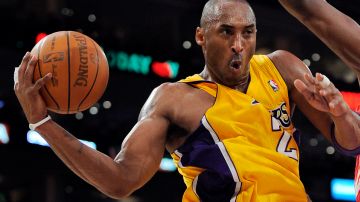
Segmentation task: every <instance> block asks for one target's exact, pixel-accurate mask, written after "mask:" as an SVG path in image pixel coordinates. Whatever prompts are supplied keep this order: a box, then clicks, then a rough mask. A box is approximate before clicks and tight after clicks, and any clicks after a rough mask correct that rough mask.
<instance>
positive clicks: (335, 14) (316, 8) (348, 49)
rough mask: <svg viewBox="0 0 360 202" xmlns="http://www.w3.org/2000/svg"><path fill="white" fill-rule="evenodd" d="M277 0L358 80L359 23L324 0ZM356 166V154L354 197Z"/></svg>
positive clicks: (359, 179)
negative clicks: (349, 69)
mask: <svg viewBox="0 0 360 202" xmlns="http://www.w3.org/2000/svg"><path fill="white" fill-rule="evenodd" d="M279 2H280V3H281V4H282V5H283V6H284V8H285V9H286V10H287V11H288V12H289V13H290V14H291V15H293V16H294V17H296V18H297V19H298V20H299V21H300V22H301V23H303V24H304V25H305V26H306V27H307V28H308V29H309V30H310V31H312V32H313V33H314V34H315V35H316V36H318V37H319V38H320V39H321V40H322V41H323V42H324V43H325V44H326V45H327V46H328V47H329V48H330V49H331V50H332V51H334V52H335V53H336V54H337V55H338V56H339V57H340V58H341V59H342V61H344V63H345V64H346V65H347V66H348V67H350V68H351V69H353V70H354V72H355V73H356V74H357V77H358V81H359V84H360V47H359V45H360V27H359V24H358V23H357V22H355V21H354V20H353V19H351V18H350V17H349V16H347V15H345V14H343V13H341V12H340V11H339V10H337V9H336V8H334V7H333V6H332V5H330V4H329V3H327V2H326V1H324V0H279ZM359 102H360V100H359ZM359 170H360V156H359V155H358V156H357V158H356V167H355V193H356V201H360V194H359V191H360V171H359Z"/></svg>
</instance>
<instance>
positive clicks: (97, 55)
mask: <svg viewBox="0 0 360 202" xmlns="http://www.w3.org/2000/svg"><path fill="white" fill-rule="evenodd" d="M90 41H91V43H93V45H94V47H95V51H96V58H97V64H96V75H95V79H94V82H93V83H92V85H91V88H90V90H89V92H88V93H87V94H86V96H85V97H84V98H83V99H82V100H81V102H80V104H79V106H78V108H77V110H78V111H79V109H80V106H81V105H82V103H83V102H84V101H85V99H86V98H87V97H88V96H89V95H90V92H91V91H92V89H93V88H94V85H95V83H96V79H97V76H98V73H99V61H100V60H99V53H98V49H97V48H98V47H97V46H96V44H95V43H94V41H93V40H91V39H90Z"/></svg>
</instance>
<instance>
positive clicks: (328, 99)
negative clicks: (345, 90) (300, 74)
mask: <svg viewBox="0 0 360 202" xmlns="http://www.w3.org/2000/svg"><path fill="white" fill-rule="evenodd" d="M304 77H305V83H304V82H303V81H301V80H300V79H296V80H295V81H294V85H295V87H296V89H297V90H298V91H299V92H300V93H301V94H302V95H303V96H304V97H305V99H306V100H307V102H308V103H309V104H310V105H311V106H313V107H314V108H316V109H317V110H320V111H323V112H328V113H330V114H331V115H332V116H335V117H339V116H342V115H344V114H346V113H347V112H348V111H349V110H350V108H349V106H348V105H347V103H346V102H345V101H344V99H343V97H342V95H341V93H340V91H339V90H338V89H337V88H336V87H335V86H334V84H333V83H331V82H330V80H329V79H328V78H327V77H326V76H324V75H322V74H320V73H316V75H315V77H313V76H312V75H310V74H305V75H304Z"/></svg>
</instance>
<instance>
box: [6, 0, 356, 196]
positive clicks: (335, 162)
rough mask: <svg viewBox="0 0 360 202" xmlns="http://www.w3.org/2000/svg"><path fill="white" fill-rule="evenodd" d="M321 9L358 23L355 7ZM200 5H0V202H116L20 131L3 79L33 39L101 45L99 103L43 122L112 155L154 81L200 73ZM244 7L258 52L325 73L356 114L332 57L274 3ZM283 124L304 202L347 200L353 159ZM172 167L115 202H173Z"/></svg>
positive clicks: (306, 128) (180, 187) (194, 0)
mask: <svg viewBox="0 0 360 202" xmlns="http://www.w3.org/2000/svg"><path fill="white" fill-rule="evenodd" d="M329 2H330V3H331V4H333V5H334V6H335V7H337V8H338V9H340V10H341V11H343V12H344V13H346V14H348V15H349V16H351V17H352V18H353V19H354V20H355V21H357V22H359V21H360V11H359V9H358V8H359V6H360V3H359V1H357V0H347V1H342V0H329ZM204 3H205V1H204V0H140V1H115V0H103V1H99V0H87V1H85V0H77V1H70V0H31V1H25V0H1V1H0V22H1V27H2V30H1V32H0V202H82V201H84V202H85V201H86V202H92V201H97V202H112V201H116V200H114V199H110V198H108V197H106V196H104V195H103V194H101V193H100V192H99V191H97V190H96V189H95V188H93V187H92V186H90V185H88V184H86V183H85V182H84V181H82V180H81V179H80V178H78V177H77V176H75V174H73V173H72V172H71V171H70V170H69V169H68V168H66V167H65V166H64V164H63V163H62V162H61V161H60V160H59V159H58V158H57V157H56V156H55V154H54V153H53V152H52V151H51V149H50V148H49V147H47V146H46V143H45V142H43V141H42V140H41V139H40V138H39V137H38V134H36V133H31V132H29V130H28V123H27V121H26V119H25V117H24V115H23V112H22V111H21V108H20V106H19V104H18V102H17V100H16V97H15V95H14V93H13V71H14V67H15V66H17V65H19V63H20V61H21V58H22V57H23V55H24V53H25V52H26V51H29V50H31V49H32V47H33V46H34V45H35V43H36V41H37V38H41V36H43V35H44V34H50V33H52V32H55V31H60V30H74V31H79V32H82V33H84V34H86V35H88V36H90V37H92V38H93V39H94V40H96V41H97V42H98V43H99V44H100V45H101V46H102V47H103V49H104V51H105V53H106V55H107V57H108V61H109V65H110V80H109V84H108V87H107V90H106V92H105V94H104V95H103V97H102V98H101V99H100V100H99V102H98V103H97V104H96V105H94V106H93V107H91V108H90V109H89V110H86V111H84V112H82V113H78V114H75V115H56V114H52V117H53V119H55V120H56V121H57V122H58V123H60V124H61V125H62V126H63V127H64V128H66V129H67V130H69V131H71V132H72V133H73V134H74V135H75V136H76V137H78V138H80V139H82V140H86V141H88V143H89V145H91V146H92V147H93V148H96V149H97V150H99V151H102V152H104V153H105V154H107V155H110V156H111V157H115V155H116V154H117V152H118V151H119V149H120V146H121V142H122V140H123V139H124V137H125V136H126V134H127V133H128V132H129V131H130V129H131V128H132V126H133V125H134V124H135V123H136V121H137V117H138V113H139V111H140V109H141V107H142V105H143V103H144V102H145V100H146V98H147V97H148V95H149V94H150V92H151V90H152V89H153V88H154V87H156V86H158V85H159V84H161V83H163V82H174V81H177V80H179V79H181V78H184V77H185V76H187V75H192V74H194V73H199V72H200V71H201V70H202V68H203V57H202V53H201V49H200V48H199V47H198V46H197V45H196V43H195V41H194V33H195V28H196V26H198V24H199V19H200V16H201V11H202V7H203V5H204ZM250 3H251V4H252V6H253V9H254V11H255V14H256V16H257V28H258V39H257V41H258V42H257V52H258V53H268V52H271V51H274V50H277V49H285V50H288V51H291V52H293V53H294V54H295V55H297V56H298V57H299V58H300V59H302V60H303V61H304V62H305V63H306V64H308V65H309V66H310V68H311V71H312V72H321V73H324V74H326V75H328V77H329V78H330V79H331V80H332V81H333V82H334V83H335V84H336V86H337V87H338V88H339V89H340V90H341V91H343V92H348V94H347V95H349V100H351V101H349V102H351V105H352V107H353V109H354V110H356V109H360V106H359V105H360V96H359V94H358V93H359V87H358V83H357V81H356V76H355V75H354V74H353V73H352V72H351V71H350V70H349V69H348V68H347V67H346V66H345V65H344V64H343V63H342V62H341V61H340V60H339V59H338V57H336V56H335V55H334V54H333V53H332V52H331V51H330V50H329V49H328V48H327V47H326V46H324V45H323V44H322V43H321V42H320V41H319V40H318V39H317V38H316V37H314V36H313V35H312V34H311V33H310V32H309V31H308V30H307V29H306V28H304V27H303V26H302V25H301V24H300V23H298V22H297V21H296V20H295V19H294V18H293V17H291V16H290V15H289V14H288V13H287V12H286V11H285V10H284V9H283V8H282V7H281V6H280V5H279V4H278V2H277V1H276V0H267V1H255V0H254V1H250ZM293 118H294V122H295V125H296V127H297V128H299V129H300V131H301V134H302V135H301V145H300V148H301V151H300V153H301V154H300V155H301V160H300V172H301V178H302V180H303V182H304V184H305V188H306V190H307V192H308V194H309V196H310V197H311V198H312V200H313V201H314V202H318V201H319V202H322V201H324V202H326V201H344V200H350V201H351V200H353V201H354V196H353V194H354V190H353V187H352V186H353V184H352V183H353V182H352V181H351V180H352V179H353V175H354V174H353V173H354V166H355V159H354V158H353V157H346V156H343V155H341V154H339V153H338V152H336V151H335V150H334V148H333V147H332V145H331V144H329V143H328V142H327V141H326V140H325V139H324V138H323V136H322V135H321V134H319V132H318V131H317V130H315V129H314V128H313V127H312V125H311V124H310V123H309V122H308V121H307V120H306V118H304V116H303V115H302V114H301V113H300V112H298V111H296V112H295V114H294V117H293ZM44 145H45V146H44ZM173 166H174V165H173V164H172V161H171V160H170V159H169V154H164V159H163V162H162V164H161V168H160V169H159V172H158V173H157V174H156V175H155V176H154V177H153V179H151V180H150V182H149V183H147V184H146V185H145V186H144V187H143V188H141V189H139V190H138V191H136V192H135V193H134V194H133V195H132V196H131V197H129V198H127V199H122V200H118V201H132V202H135V201H137V202H155V201H156V202H172V201H181V197H182V194H183V191H184V189H185V186H184V183H183V181H182V178H181V176H180V175H179V174H178V173H177V172H176V171H174V167H173ZM341 179H345V181H341ZM346 179H348V180H349V181H346ZM339 180H340V181H339ZM337 183H340V184H337ZM347 183H348V184H347ZM331 185H333V187H332V186H331ZM269 186H276V185H269ZM334 191H340V193H343V194H345V198H341V197H340V198H339V195H334ZM346 196H348V197H346Z"/></svg>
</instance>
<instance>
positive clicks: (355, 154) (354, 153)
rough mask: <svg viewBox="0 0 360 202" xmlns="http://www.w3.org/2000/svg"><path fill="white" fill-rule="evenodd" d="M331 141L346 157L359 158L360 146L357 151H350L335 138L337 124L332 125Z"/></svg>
mask: <svg viewBox="0 0 360 202" xmlns="http://www.w3.org/2000/svg"><path fill="white" fill-rule="evenodd" d="M359 115H360V114H359ZM331 141H332V143H333V144H334V147H335V149H336V150H337V151H339V152H340V153H342V154H344V155H347V156H357V155H358V154H360V146H359V147H357V148H355V149H351V150H349V149H345V148H344V147H342V146H341V145H340V144H339V143H338V142H337V140H336V138H335V124H334V123H332V124H331Z"/></svg>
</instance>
